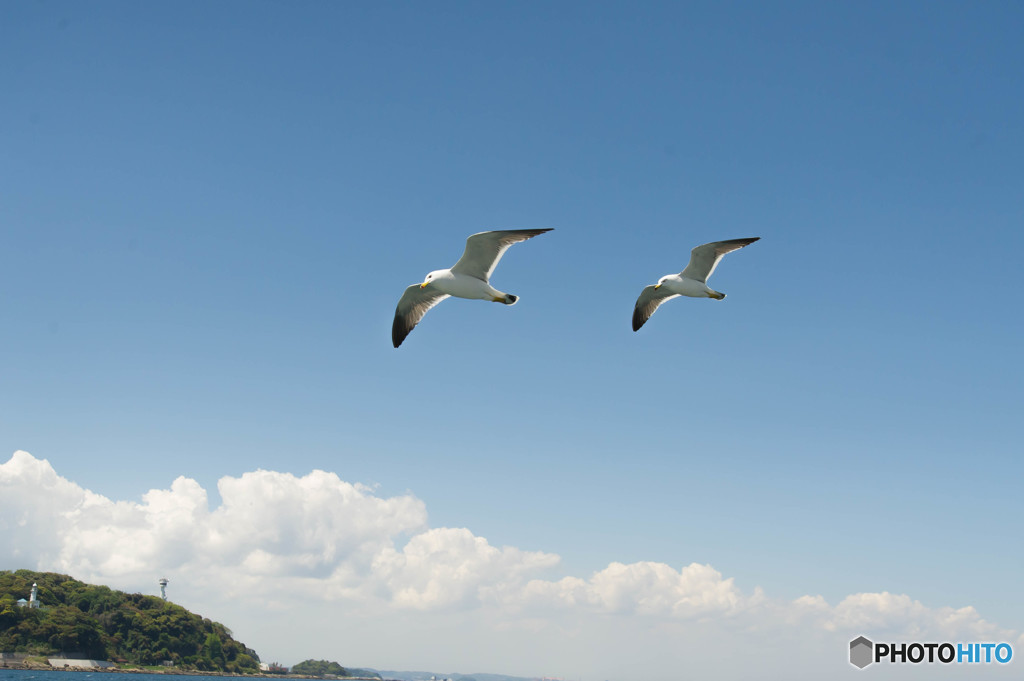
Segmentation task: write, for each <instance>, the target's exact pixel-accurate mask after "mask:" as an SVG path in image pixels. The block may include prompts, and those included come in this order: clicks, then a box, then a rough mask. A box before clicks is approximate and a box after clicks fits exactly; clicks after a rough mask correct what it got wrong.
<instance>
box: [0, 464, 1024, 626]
mask: <svg viewBox="0 0 1024 681" xmlns="http://www.w3.org/2000/svg"><path fill="white" fill-rule="evenodd" d="M217 488H218V492H219V494H220V498H221V500H222V501H221V503H220V505H219V506H217V507H216V508H211V507H210V502H209V497H208V495H207V492H206V490H204V489H203V488H202V487H201V486H200V485H199V484H198V483H197V482H196V481H195V480H191V479H189V478H185V477H179V478H178V479H176V480H175V481H174V482H173V483H172V484H171V486H170V488H169V489H164V490H151V491H149V492H147V493H146V494H144V495H143V496H142V497H141V501H115V500H111V499H107V498H106V497H103V496H101V495H98V494H95V493H93V492H90V491H89V490H86V489H83V488H81V487H80V486H78V485H76V484H75V483H73V482H71V481H69V480H66V479H64V478H62V477H60V476H59V475H58V474H57V472H56V471H55V470H54V469H53V467H52V466H51V465H50V464H49V463H48V462H47V461H45V460H40V459H36V458H35V457H33V456H32V455H30V454H28V453H26V452H21V451H19V452H15V453H14V455H13V456H12V458H11V459H10V461H8V462H7V463H5V464H2V465H0V532H2V534H3V541H0V560H2V561H3V563H4V564H6V565H14V566H23V567H34V568H37V569H44V570H56V571H60V572H65V573H67V574H71V575H73V576H75V577H78V578H82V579H86V580H90V581H98V582H102V583H106V584H110V585H111V586H114V587H116V588H126V587H129V588H130V587H131V586H133V585H136V584H147V585H148V584H150V583H151V582H153V580H154V575H174V576H176V577H181V578H183V579H187V580H188V583H189V584H190V585H193V586H194V587H195V588H202V589H204V590H205V591H204V593H205V594H206V595H207V596H209V597H210V598H216V599H221V601H227V600H231V602H233V603H238V602H242V603H245V602H247V599H248V601H251V603H252V605H253V607H259V608H261V609H268V608H269V609H271V610H274V609H287V608H289V607H294V602H293V601H290V600H289V599H294V598H296V597H297V598H304V599H307V601H312V600H313V599H315V600H316V602H318V603H321V604H323V603H328V604H329V603H336V604H338V605H339V606H345V607H348V608H352V607H358V606H366V608H367V611H370V610H373V611H375V612H380V611H388V610H390V611H399V612H402V611H404V612H410V613H435V614H436V613H458V612H473V611H486V612H488V613H491V614H496V615H497V619H500V620H502V621H503V622H505V623H506V625H507V624H508V623H510V622H521V623H529V622H533V623H536V622H549V621H556V620H557V621H560V622H563V623H570V624H567V625H566V626H567V629H566V630H568V629H569V628H571V623H572V622H574V621H577V622H579V621H586V620H587V618H592V617H593V616H601V617H611V618H621V619H623V620H626V619H631V620H634V621H635V620H642V621H648V622H664V623H669V624H671V623H686V622H705V623H706V622H717V623H734V624H736V623H738V625H739V627H738V628H739V629H745V630H748V631H749V630H757V629H759V628H762V630H767V629H770V628H776V629H777V628H778V627H779V626H780V624H781V625H785V626H786V627H788V628H790V629H792V630H794V631H817V632H821V633H824V634H826V635H831V634H835V635H837V636H839V635H842V636H846V635H848V634H852V633H856V634H859V633H863V632H903V633H905V634H907V635H912V636H923V635H928V636H930V637H933V638H935V639H939V638H941V639H943V640H955V639H958V638H960V639H971V640H977V639H979V638H984V639H986V640H991V639H994V638H998V639H1000V640H1008V641H1013V640H1015V639H1016V640H1017V641H1018V643H1019V642H1020V641H1022V640H1024V637H1021V639H1017V637H1018V636H1019V633H1018V632H1013V631H1010V630H1006V629H1000V628H999V627H997V626H995V625H993V624H992V623H989V622H986V621H985V620H984V619H982V618H981V616H980V615H979V614H978V613H977V612H976V611H975V610H974V608H971V607H964V608H959V609H954V608H949V607H939V608H930V607H927V606H925V605H923V604H922V603H920V602H918V601H915V600H913V599H911V598H910V597H909V596H907V595H903V594H891V593H886V592H883V593H859V594H852V595H850V596H847V597H846V598H844V599H842V600H841V601H840V602H839V603H837V604H836V605H830V604H829V603H828V602H827V601H826V600H825V599H823V598H822V597H820V596H813V595H808V596H803V597H801V598H798V599H796V600H794V601H782V600H777V599H771V598H768V597H767V596H766V595H765V594H763V593H762V592H761V590H760V589H756V588H755V589H753V590H752V591H748V592H744V591H743V590H742V589H740V588H739V587H738V586H737V585H736V584H735V583H734V580H733V579H731V578H727V577H725V576H723V575H722V574H721V573H720V572H719V571H718V570H716V569H714V568H713V567H712V566H710V565H703V564H700V563H693V564H690V565H686V566H683V567H681V568H678V569H677V568H674V567H672V566H670V565H666V564H664V563H657V562H637V563H632V564H623V563H617V562H616V563H611V564H610V565H608V566H607V567H605V568H603V569H600V570H597V571H596V572H594V573H593V574H590V575H589V576H571V575H570V576H561V577H558V576H557V575H554V574H553V573H555V572H556V571H557V569H558V566H559V561H560V559H559V557H558V556H557V555H555V554H550V553H543V552H537V551H526V550H522V549H519V548H515V547H496V546H492V545H491V544H490V543H489V542H488V541H487V540H486V539H485V538H483V537H479V536H476V535H474V534H473V533H472V532H471V531H470V530H469V529H465V528H444V527H442V528H431V527H429V526H428V523H427V512H426V508H425V506H424V504H423V502H422V501H421V500H419V499H417V498H416V497H414V496H412V495H411V494H407V495H403V496H396V497H390V498H382V497H379V496H377V495H376V494H375V493H374V492H373V490H372V489H370V488H368V487H365V486H363V485H358V484H351V483H348V482H345V481H343V480H341V479H340V478H339V477H338V476H337V475H335V474H334V473H328V472H324V471H312V472H311V473H308V474H307V475H304V476H295V475H292V474H289V473H279V472H274V471H264V470H258V471H255V472H248V473H245V474H243V475H241V476H239V477H225V478H222V479H221V480H220V481H219V482H218V485H217ZM552 577H554V578H552ZM211 594H215V596H210V595H211Z"/></svg>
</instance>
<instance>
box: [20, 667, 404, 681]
mask: <svg viewBox="0 0 1024 681" xmlns="http://www.w3.org/2000/svg"><path fill="white" fill-rule="evenodd" d="M5 670H12V671H36V672H71V673H81V672H89V673H92V674H95V673H111V674H163V675H167V676H224V677H233V678H244V679H330V680H332V681H333V680H335V679H336V680H338V681H381V679H379V678H377V677H373V676H308V675H304V674H271V673H269V672H256V673H254V674H239V673H235V672H218V671H209V672H204V671H199V670H195V671H192V670H185V669H177V668H174V667H167V668H165V669H134V668H125V667H71V666H65V667H53V666H51V665H48V664H47V665H43V664H9V663H8V664H2V665H0V671H5ZM384 681H387V680H386V679H385V680H384Z"/></svg>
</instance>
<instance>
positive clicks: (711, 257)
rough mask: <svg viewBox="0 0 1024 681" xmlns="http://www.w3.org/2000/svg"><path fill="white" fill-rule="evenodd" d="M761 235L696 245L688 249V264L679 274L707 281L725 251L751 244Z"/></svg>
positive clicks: (728, 251) (729, 251) (703, 281)
mask: <svg viewBox="0 0 1024 681" xmlns="http://www.w3.org/2000/svg"><path fill="white" fill-rule="evenodd" d="M760 238H761V237H759V236H755V237H751V238H749V239H729V240H728V241H712V242H711V243H709V244H703V245H701V246H697V247H696V248H694V249H693V250H692V251H690V264H689V265H687V266H686V269H685V270H683V271H682V272H680V273H679V274H680V275H681V276H683V277H686V278H687V279H694V280H696V281H699V282H702V283H707V280H708V278H709V277H711V273H712V272H714V271H715V268H716V267H718V261H719V260H721V259H722V256H724V255H725V254H726V253H731V252H733V251H735V250H738V249H740V248H743V247H744V246H746V245H748V244H752V243H754V242H755V241H757V240H758V239H760Z"/></svg>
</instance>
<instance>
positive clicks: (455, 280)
mask: <svg viewBox="0 0 1024 681" xmlns="http://www.w3.org/2000/svg"><path fill="white" fill-rule="evenodd" d="M550 231H551V230H550V229H510V230H504V231H497V232H480V233H479V234H474V235H472V236H471V237H469V238H468V239H466V250H465V252H464V253H463V254H462V257H461V258H459V261H458V262H457V263H455V264H454V265H453V266H452V268H451V269H447V270H434V271H433V272H431V273H430V274H428V275H427V278H426V279H424V280H423V283H422V284H413V285H412V286H410V287H409V288H407V289H405V293H403V294H402V298H401V300H399V301H398V307H397V308H395V321H394V322H393V323H392V325H391V342H392V343H394V344H395V347H396V348H397V347H398V346H399V345H401V344H402V341H404V340H405V337H406V336H408V335H409V333H410V332H411V331H412V330H413V329H414V328H415V327H416V325H417V324H419V322H420V320H421V319H423V315H425V314H427V311H428V310H429V309H430V308H432V307H434V306H435V305H437V304H438V303H440V302H441V301H442V300H444V299H445V298H447V297H448V296H455V297H456V298H469V299H472V300H490V301H493V302H495V303H504V304H505V305H515V304H516V301H517V300H519V296H514V295H512V294H511V293H502V292H501V291H499V290H497V289H496V288H494V287H492V286H491V284H490V281H489V280H490V278H491V274H492V273H493V272H494V268H495V267H497V266H498V261H499V260H501V256H502V255H504V254H505V251H507V250H508V247H509V246H511V245H512V244H517V243H519V242H520V241H526V240H527V239H532V238H533V237H535V236H537V235H538V234H543V233H544V232H550Z"/></svg>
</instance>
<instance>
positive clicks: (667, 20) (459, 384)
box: [0, 2, 1024, 671]
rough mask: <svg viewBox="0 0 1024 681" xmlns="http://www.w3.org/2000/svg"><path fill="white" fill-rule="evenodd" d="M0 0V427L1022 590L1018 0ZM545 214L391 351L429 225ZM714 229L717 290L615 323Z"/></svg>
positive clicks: (884, 587) (685, 559)
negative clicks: (465, 296)
mask: <svg viewBox="0 0 1024 681" xmlns="http://www.w3.org/2000/svg"><path fill="white" fill-rule="evenodd" d="M0 17H2V18H0V93H2V105H0V262H2V268H3V279H2V282H3V283H2V286H0V323H2V325H3V332H2V334H0V362H2V364H0V384H2V388H3V389H2V390H0V459H5V458H6V457H7V456H8V455H9V454H10V453H11V452H13V451H14V450H17V449H23V450H27V451H29V452H31V453H32V454H33V455H34V456H36V457H39V458H45V459H47V460H48V461H50V463H51V464H52V465H53V467H54V468H55V469H56V471H57V472H58V473H59V474H60V475H62V476H64V477H66V478H68V479H69V480H72V481H74V482H76V483H77V484H79V485H81V486H82V487H84V488H86V489H90V490H93V491H95V492H97V493H100V494H103V495H105V496H107V497H109V498H111V499H116V500H138V499H139V498H140V497H141V495H142V494H143V493H145V492H146V491H147V490H150V489H154V488H156V489H164V488H167V487H168V486H169V485H170V483H171V481H172V480H173V479H174V478H176V477H177V476H179V475H184V476H186V477H190V478H193V479H195V480H197V481H198V482H199V483H200V484H201V485H202V486H203V487H204V488H206V489H208V490H210V491H211V495H212V496H213V499H212V503H214V504H216V481H217V480H218V479H219V478H221V477H222V476H225V475H230V476H239V475H241V474H243V473H245V472H247V471H253V470H256V469H257V468H262V469H266V470H272V471H280V472H290V473H294V474H295V475H299V476H301V475H305V474H307V473H308V472H309V471H311V470H312V469H316V468H319V469H323V470H327V471H332V472H336V473H337V474H338V475H339V476H340V477H341V478H342V479H343V480H348V481H353V482H362V483H366V484H371V485H373V484H376V485H379V487H378V488H377V489H378V493H379V494H380V495H382V496H394V495H400V494H404V493H405V492H406V491H410V492H412V493H413V494H415V495H416V496H417V497H418V498H419V499H421V500H423V502H424V503H425V505H426V508H427V511H428V513H429V523H430V525H431V526H433V527H467V528H469V529H470V530H471V531H472V532H474V533H475V534H477V535H479V536H483V537H486V538H487V540H488V541H489V542H490V543H491V544H493V545H495V546H505V545H508V546H516V547H520V548H522V549H524V550H535V551H546V552H551V553H557V554H558V555H560V556H561V557H562V567H563V568H564V571H565V573H566V574H572V575H579V576H585V575H587V574H589V573H591V572H593V571H596V570H600V569H602V568H604V567H605V566H607V565H608V564H609V563H610V562H613V561H619V562H623V563H631V562H635V561H658V562H664V563H667V564H669V565H672V566H675V567H677V568H678V567H679V566H681V565H687V564H689V563H691V562H698V563H708V564H711V565H713V566H714V567H715V568H716V569H718V570H720V571H721V572H722V573H723V574H724V575H726V576H728V577H734V578H735V580H736V583H737V584H738V585H740V586H741V587H742V588H743V589H745V590H747V591H749V590H751V589H753V587H754V586H760V587H763V588H764V590H765V592H766V593H768V594H770V595H772V596H774V597H777V598H787V599H790V598H797V597H799V596H801V595H804V594H821V595H823V596H824V597H825V598H826V599H827V600H828V601H829V602H835V601H837V600H839V599H842V598H843V597H844V596H846V595H848V594H852V593H857V592H862V591H864V592H883V591H889V592H893V593H906V594H909V595H910V596H911V597H912V598H914V599H918V600H920V601H922V602H923V603H924V604H926V605H928V606H935V607H938V606H953V607H962V606H966V605H972V606H974V607H976V608H977V609H978V611H979V612H980V613H981V615H982V616H983V617H985V618H986V619H988V620H991V621H994V622H997V623H999V624H1000V625H1001V626H1003V627H1006V628H1010V629H1015V630H1017V631H1020V630H1021V629H1024V619H1021V615H1020V613H1021V605H1022V601H1024V592H1022V588H1021V582H1020V574H1021V572H1022V569H1024V542H1022V541H1021V520H1020V519H1021V513H1022V510H1024V502H1022V498H1024V495H1022V493H1021V489H1022V487H1021V481H1022V479H1024V463H1022V458H1021V447H1022V434H1024V426H1022V422H1024V421H1022V419H1021V411H1022V406H1024V400H1022V385H1024V382H1022V381H1024V361H1022V359H1021V355H1020V352H1021V348H1022V347H1024V323H1022V319H1021V295H1022V294H1024V270H1022V268H1021V266H1020V260H1019V254H1020V252H1021V250H1022V247H1024V229H1022V224H1024V223H1022V218H1024V88H1022V83H1024V49H1022V47H1021V36H1022V35H1024V7H1022V5H1021V4H1019V3H1012V2H1003V3H1000V2H987V3H967V2H928V3H923V2H922V3H912V2H904V3H883V2H865V3H860V2H858V3H853V2H847V3H814V2H807V3H798V2H783V3H778V2H774V3H640V4H634V3H603V2H600V3H599V2H586V3H583V2H561V3H537V2H533V3H531V2H522V3H500V4H499V3H452V2H433V3H391V4H381V3H327V2H310V3H300V4H295V3H283V2H282V3H278V2H219V3H213V4H209V3H199V2H186V3H180V2H173V3H171V2H165V3H152V2H151V3H129V2H104V3H74V2H38V3H15V2H6V3H3V5H2V6H0ZM549 227H550V228H554V230H555V231H553V232H551V233H549V234H545V235H543V236H541V237H538V238H536V239H533V240H531V241H529V242H527V243H524V244H520V245H517V246H515V247H513V248H512V249H511V250H510V251H509V252H508V253H507V254H506V256H505V258H504V259H503V260H502V262H501V264H500V266H499V268H498V269H497V271H496V273H495V275H494V276H493V279H492V281H493V283H494V284H495V285H496V286H497V287H498V288H499V289H502V290H504V291H509V292H512V293H515V294H517V295H519V296H520V297H521V300H520V302H519V304H518V305H516V306H515V307H509V308H506V307H504V306H499V305H491V304H487V303H482V302H476V301H461V300H453V301H448V302H445V303H443V304H442V305H440V306H439V307H437V308H436V309H435V310H433V311H432V312H430V314H429V315H427V317H426V318H425V320H424V321H423V323H422V324H421V325H420V326H419V327H418V328H417V329H416V330H415V331H414V332H413V333H412V335H411V336H410V337H409V338H408V339H407V340H406V342H405V344H404V345H403V346H402V347H401V348H400V349H398V350H395V349H394V348H392V347H391V342H390V324H391V319H392V315H393V313H394V307H395V304H396V302H397V300H398V298H399V296H400V295H401V293H402V290H403V289H404V287H405V286H407V285H409V284H412V283H415V282H418V281H422V277H423V276H424V274H426V272H428V271H430V270H433V269H437V268H442V267H448V266H450V265H452V264H453V263H454V262H455V260H456V259H457V258H458V257H459V255H460V254H461V252H462V248H463V244H464V239H465V238H466V236H468V235H469V234H472V233H474V232H478V231H483V230H488V229H512V228H549ZM747 236H759V237H761V240H760V241H759V242H757V243H755V244H753V245H751V246H750V247H748V248H745V249H743V250H742V251H739V252H737V253H734V254H732V255H730V256H728V257H727V258H726V259H725V260H724V261H723V263H722V264H721V266H720V267H719V268H718V270H717V271H716V273H715V275H714V277H713V279H712V280H711V285H712V287H713V288H715V289H717V290H720V291H724V292H725V293H727V294H729V297H728V298H727V299H726V300H724V301H722V302H716V301H711V300H689V299H682V300H676V301H672V302H671V303H669V304H667V305H666V306H665V307H663V308H662V309H661V310H660V311H659V312H658V314H657V315H656V316H655V317H653V318H652V320H651V322H650V323H649V324H648V325H647V326H645V327H644V328H643V329H642V330H641V331H640V332H639V333H633V332H632V331H631V329H630V314H631V312H632V306H633V302H634V301H635V299H636V296H637V295H638V294H639V292H640V290H641V289H642V288H643V287H644V286H645V285H647V284H650V283H654V282H655V281H656V280H657V279H658V277H660V276H662V275H664V274H668V273H671V272H677V271H679V270H681V269H682V268H683V266H685V264H686V262H687V259H688V257H689V250H690V249H691V248H692V247H693V246H695V245H697V244H700V243H704V242H707V241H714V240H719V239H726V238H736V237H747ZM0 567H6V566H0ZM10 567H20V566H10ZM232 626H233V627H234V628H236V629H237V625H232ZM1020 652H1024V650H1022V651H1020ZM325 654H326V653H325ZM316 656H317V657H319V656H320V654H319V653H317V655H316ZM282 657H283V656H282ZM493 671H501V670H498V669H495V670H493Z"/></svg>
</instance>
